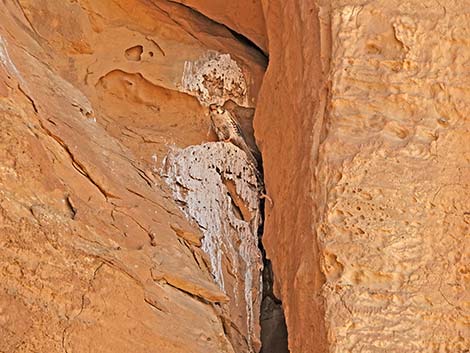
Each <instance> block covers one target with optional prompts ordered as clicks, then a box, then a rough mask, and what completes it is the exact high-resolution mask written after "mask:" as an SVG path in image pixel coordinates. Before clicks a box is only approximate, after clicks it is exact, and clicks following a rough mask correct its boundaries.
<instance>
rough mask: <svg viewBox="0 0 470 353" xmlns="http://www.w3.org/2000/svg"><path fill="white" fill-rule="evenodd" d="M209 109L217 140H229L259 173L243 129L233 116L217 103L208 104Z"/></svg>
mask: <svg viewBox="0 0 470 353" xmlns="http://www.w3.org/2000/svg"><path fill="white" fill-rule="evenodd" d="M209 111H210V117H211V121H212V127H213V129H214V131H215V133H216V135H217V138H218V139H219V141H224V142H231V143H233V144H234V145H235V146H237V147H238V148H240V149H241V150H242V151H243V152H245V154H246V155H247V157H248V160H249V162H250V163H251V164H252V165H253V167H254V168H255V170H256V171H257V173H259V166H258V161H257V160H256V158H255V156H254V154H253V152H252V151H251V149H250V147H249V146H248V144H247V143H246V140H245V136H244V135H243V131H242V129H241V128H240V125H239V124H238V122H237V120H236V119H235V117H234V116H233V115H232V114H231V113H230V112H229V111H228V110H226V109H224V108H223V107H222V106H220V105H218V104H211V105H210V106H209Z"/></svg>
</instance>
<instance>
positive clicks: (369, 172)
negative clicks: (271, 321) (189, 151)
mask: <svg viewBox="0 0 470 353" xmlns="http://www.w3.org/2000/svg"><path fill="white" fill-rule="evenodd" d="M263 5H264V10H265V15H266V21H267V26H268V36H269V43H270V47H269V52H270V64H269V67H268V70H267V74H266V77H265V80H264V83H263V89H262V91H261V94H260V97H259V104H258V108H257V111H256V116H255V131H256V134H257V137H258V140H259V141H260V147H261V151H262V153H263V157H264V165H265V177H266V186H267V188H268V193H269V194H270V196H271V197H272V198H273V200H274V207H273V208H271V209H268V212H267V219H266V225H265V234H264V244H265V246H266V250H267V255H268V257H269V258H271V259H272V262H273V268H274V273H275V279H276V281H275V289H276V291H277V293H278V294H279V295H280V297H281V299H282V300H283V305H284V308H285V313H286V317H287V326H288V331H289V347H290V350H291V352H293V353H296V352H326V351H330V352H460V353H462V352H468V349H469V347H470V328H469V320H470V311H469V310H470V307H469V299H470V298H469V293H470V291H469V267H468V263H469V253H470V249H469V244H470V243H469V241H468V236H469V216H468V210H469V208H470V198H469V182H468V181H469V180H470V169H469V168H468V167H469V156H470V154H469V151H470V150H469V144H468V141H469V140H470V131H469V127H470V123H469V118H468V117H469V113H470V111H469V109H468V107H469V106H470V94H469V92H470V90H469V84H470V80H469V76H468V68H467V66H468V61H469V59H470V51H469V46H468V44H469V42H468V38H469V37H468V26H469V24H470V18H469V16H468V4H464V3H463V2H459V1H446V2H435V1H424V2H423V1H419V2H418V1H405V2H403V1H375V2H362V1H351V0H350V1H333V2H331V3H330V2H324V3H323V2H317V3H316V4H315V3H313V2H310V3H307V2H305V1H289V2H285V1H264V2H263ZM273 141H276V143H273Z"/></svg>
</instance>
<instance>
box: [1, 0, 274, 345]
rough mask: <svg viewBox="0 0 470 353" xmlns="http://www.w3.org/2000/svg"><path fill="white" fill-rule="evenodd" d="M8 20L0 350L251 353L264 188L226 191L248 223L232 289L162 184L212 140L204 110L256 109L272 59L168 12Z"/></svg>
mask: <svg viewBox="0 0 470 353" xmlns="http://www.w3.org/2000/svg"><path fill="white" fill-rule="evenodd" d="M0 9H1V11H0V13H1V21H0V23H1V24H0V107H1V111H2V119H1V124H2V126H1V132H0V133H1V135H2V136H1V139H0V143H1V149H0V150H1V152H0V153H1V156H0V215H1V216H0V219H1V221H0V224H1V231H0V235H1V236H0V259H1V261H0V266H1V270H0V278H1V280H0V283H1V284H0V313H1V314H0V323H1V324H0V337H2V338H1V339H0V351H1V352H46V351H47V352H56V351H57V352H59V351H60V352H64V351H66V352H84V351H93V352H149V351H151V352H188V351H191V352H251V351H255V350H258V349H259V346H260V342H259V313H258V311H259V297H260V288H259V284H260V267H261V263H260V261H261V260H260V255H259V253H258V248H257V226H258V224H259V222H260V215H259V212H258V211H257V190H256V192H252V194H250V193H247V192H246V191H244V190H245V189H247V188H248V189H249V187H248V186H244V187H242V189H243V190H240V189H232V192H233V195H232V197H234V198H235V196H236V195H237V192H238V193H240V194H241V195H242V196H241V198H240V200H238V201H237V202H239V203H240V207H241V206H242V205H243V203H244V202H247V204H248V205H249V212H252V214H253V217H252V218H250V219H248V220H246V222H244V220H238V219H234V220H233V221H232V227H233V229H232V228H230V229H231V230H230V232H232V233H234V232H235V233H234V234H233V235H232V236H233V237H235V236H236V235H237V234H238V233H237V231H240V229H242V228H243V227H248V228H246V230H245V231H244V233H243V232H242V231H240V233H241V234H243V235H244V236H245V237H248V239H247V240H246V241H245V243H243V242H242V245H243V248H242V249H238V245H239V244H238V243H237V244H236V246H237V247H235V250H234V253H236V254H238V255H239V256H241V257H242V260H245V262H243V261H242V260H241V259H240V258H238V257H236V256H235V255H233V254H232V255H233V256H232V257H229V258H228V259H227V258H226V257H224V258H223V263H222V266H223V267H224V271H225V274H224V275H226V276H227V278H225V287H224V286H221V285H220V283H216V281H214V278H213V275H212V274H213V273H214V270H213V268H212V259H211V258H210V253H209V254H208V253H207V252H205V251H203V250H206V249H204V245H205V244H206V243H207V242H206V243H205V238H204V235H205V234H204V233H202V232H201V230H200V228H199V226H198V224H197V223H195V222H192V220H191V219H190V218H189V217H186V216H185V215H184V214H183V213H182V212H181V209H180V207H178V205H177V204H176V203H175V200H174V194H173V191H172V190H171V188H170V187H168V185H167V181H168V180H166V179H165V177H163V176H162V175H163V167H164V163H163V162H164V158H165V157H166V156H167V154H168V152H169V151H170V150H171V151H174V150H175V149H184V148H186V147H187V146H190V145H198V144H201V143H203V142H207V141H214V139H215V138H214V136H213V135H212V133H211V134H209V121H210V120H209V118H208V116H207V108H206V106H207V104H209V103H213V102H219V103H221V102H224V101H225V100H227V99H230V100H232V101H233V102H235V103H238V104H239V105H241V106H244V107H248V108H249V107H253V106H254V105H255V104H256V96H257V92H258V90H259V87H260V85H261V78H262V75H263V72H264V69H265V58H264V56H263V55H262V54H260V52H259V51H258V50H254V49H252V48H250V47H248V46H247V45H246V44H243V43H241V42H240V41H239V40H238V39H236V38H235V37H234V36H233V35H232V34H231V32H230V31H229V30H227V29H226V28H225V27H223V26H221V25H218V24H217V23H215V22H213V21H211V20H209V19H207V18H206V17H204V16H202V15H200V14H198V13H196V12H194V11H192V10H190V9H189V8H187V7H184V6H182V5H179V4H174V3H171V2H167V1H153V2H147V1H126V2H120V1H111V0H110V1H86V0H84V1H80V2H64V1H28V0H25V1H23V0H22V1H19V2H9V1H7V2H4V3H2V4H1V5H0ZM240 109H241V108H240ZM213 144H214V143H213ZM210 146H212V145H210ZM222 147H223V146H222ZM222 147H220V146H219V145H218V144H214V146H213V147H211V148H214V149H215V150H217V151H218V152H217V151H216V152H217V153H222V152H223V150H224V148H222ZM220 151H222V152H220ZM216 152H214V153H216ZM232 152H233V151H232ZM227 153H228V152H227ZM235 154H236V153H235ZM242 157H243V156H242ZM237 161H238V162H237V163H238V165H239V167H240V168H241V167H244V168H246V169H247V170H248V165H247V163H246V161H245V162H244V161H243V158H241V159H240V160H238V159H237ZM227 163H228V162H227ZM182 167H187V165H182ZM228 168H229V167H228ZM217 175H219V174H217ZM183 176H185V177H187V178H189V176H187V175H183ZM213 178H216V177H215V176H213ZM220 178H221V177H220V175H219V179H220ZM246 178H248V180H249V177H248V176H247V177H246ZM242 182H243V180H242V181H236V185H237V187H238V186H239V184H240V185H242ZM217 185H218V187H219V188H220V189H221V191H220V192H221V193H223V195H224V197H225V198H224V199H223V200H224V202H227V199H230V198H229V197H227V195H226V190H227V188H229V187H227V186H225V184H220V185H219V184H217ZM173 186H174V185H173ZM173 186H172V187H173ZM182 186H185V185H182ZM254 188H255V189H256V186H254ZM212 192H213V190H212ZM212 195H213V197H220V196H218V195H217V194H212ZM253 200H256V204H255V203H254V201H253ZM180 201H181V200H180ZM235 211H236V210H235ZM235 211H233V212H235ZM226 212H228V211H226ZM231 212H232V211H231ZM231 214H232V213H230V214H229V215H231ZM225 215H228V213H225ZM222 221H223V220H222ZM237 222H238V223H237ZM250 222H251V223H250ZM245 223H246V225H245ZM233 224H235V225H233ZM222 226H224V227H227V228H228V227H229V225H228V223H224V222H223V223H222ZM237 227H238V228H237ZM250 227H251V228H250ZM243 229H244V228H243ZM227 232H228V230H227ZM250 236H252V238H250ZM206 245H207V244H206ZM201 247H202V248H201ZM242 250H243V251H242ZM228 260H231V261H232V262H236V261H239V267H237V263H227V261H228ZM247 268H249V269H250V270H248V271H247ZM227 269H228V270H229V273H228V274H227V271H226V270H227ZM251 269H252V270H251ZM236 271H239V273H237V272H236ZM248 273H249V274H250V276H248V277H246V274H248ZM227 288H228V289H230V290H228V289H227Z"/></svg>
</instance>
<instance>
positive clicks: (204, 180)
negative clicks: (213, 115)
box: [164, 142, 263, 352]
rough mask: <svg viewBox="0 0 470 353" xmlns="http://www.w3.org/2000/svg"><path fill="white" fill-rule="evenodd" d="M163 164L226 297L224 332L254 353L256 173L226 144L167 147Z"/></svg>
mask: <svg viewBox="0 0 470 353" xmlns="http://www.w3.org/2000/svg"><path fill="white" fill-rule="evenodd" d="M165 164H166V167H165V172H164V173H165V175H166V178H167V182H168V184H169V185H170V187H171V188H172V189H173V191H174V197H175V199H176V200H177V201H178V203H180V204H181V206H182V208H183V209H184V211H185V213H186V214H187V215H188V217H189V218H191V219H193V220H194V221H195V222H196V223H197V224H198V225H199V227H200V228H201V230H202V232H203V235H204V238H203V240H202V249H203V250H204V252H205V253H206V254H208V255H209V259H210V269H211V272H212V275H213V277H214V278H215V281H216V283H217V284H218V286H219V288H220V289H221V290H222V291H223V292H224V293H227V295H228V296H229V298H231V300H230V301H229V302H228V304H227V305H228V308H227V309H228V313H227V317H226V318H225V322H226V325H225V330H226V331H227V332H228V333H229V334H230V337H234V338H236V340H237V342H239V345H240V346H242V347H244V351H247V352H254V351H256V352H258V351H259V349H260V347H261V342H260V325H259V318H260V306H261V287H260V284H261V269H262V267H263V264H262V259H261V254H260V250H259V248H258V228H259V227H260V224H261V214H260V210H259V186H258V180H257V176H256V172H255V170H253V167H252V164H250V161H249V160H248V157H247V155H246V154H245V153H244V152H243V151H242V150H240V149H239V148H237V147H235V145H233V144H228V143H225V142H217V143H206V144H203V145H199V146H191V147H187V148H185V149H184V150H181V151H171V152H170V153H169V155H168V157H167V159H166V161H165ZM242 308H245V310H244V311H243V309H242Z"/></svg>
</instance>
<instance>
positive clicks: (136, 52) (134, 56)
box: [125, 45, 144, 61]
mask: <svg viewBox="0 0 470 353" xmlns="http://www.w3.org/2000/svg"><path fill="white" fill-rule="evenodd" d="M143 51H144V47H142V46H141V45H136V46H134V47H131V48H129V49H127V50H126V51H125V54H126V58H127V60H130V61H140V59H141V58H142V53H143Z"/></svg>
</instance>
